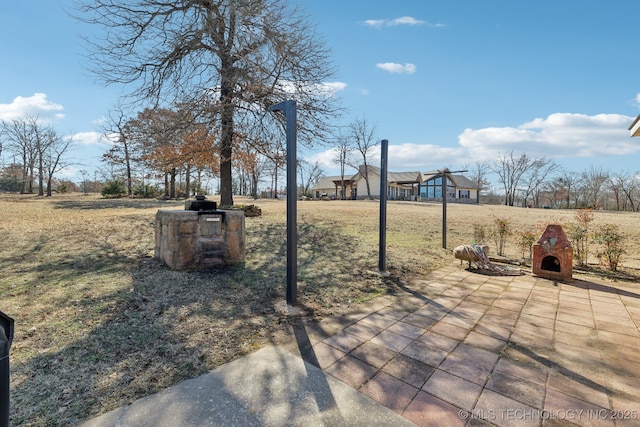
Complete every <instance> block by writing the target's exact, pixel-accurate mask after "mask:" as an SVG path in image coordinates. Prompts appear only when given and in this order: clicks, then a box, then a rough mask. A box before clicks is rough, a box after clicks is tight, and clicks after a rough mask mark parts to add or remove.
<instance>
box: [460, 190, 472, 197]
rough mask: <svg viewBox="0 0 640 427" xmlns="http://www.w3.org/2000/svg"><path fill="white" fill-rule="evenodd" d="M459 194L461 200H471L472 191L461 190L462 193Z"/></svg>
mask: <svg viewBox="0 0 640 427" xmlns="http://www.w3.org/2000/svg"><path fill="white" fill-rule="evenodd" d="M458 194H460V198H461V199H470V198H471V191H469V190H460V192H459V193H458Z"/></svg>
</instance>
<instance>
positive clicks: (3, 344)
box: [0, 311, 13, 427]
mask: <svg viewBox="0 0 640 427" xmlns="http://www.w3.org/2000/svg"><path fill="white" fill-rule="evenodd" d="M12 341H13V319H12V318H11V317H9V316H7V315H6V314H4V313H3V312H1V311H0V427H8V426H9V393H10V392H9V388H10V387H9V385H10V376H9V350H10V349H11V342H12Z"/></svg>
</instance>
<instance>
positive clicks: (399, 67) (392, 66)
mask: <svg viewBox="0 0 640 427" xmlns="http://www.w3.org/2000/svg"><path fill="white" fill-rule="evenodd" d="M376 67H377V68H380V69H381V70H384V71H387V72H389V73H393V74H413V73H415V72H416V66H415V65H414V64H409V63H405V64H396V63H395V62H384V63H380V64H376Z"/></svg>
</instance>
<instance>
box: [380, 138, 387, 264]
mask: <svg viewBox="0 0 640 427" xmlns="http://www.w3.org/2000/svg"><path fill="white" fill-rule="evenodd" d="M388 146H389V141H388V140H386V139H383V140H382V144H381V151H380V239H379V243H378V244H379V254H378V270H379V271H381V272H384V271H386V251H387V151H388Z"/></svg>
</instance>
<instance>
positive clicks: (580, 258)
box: [566, 209, 593, 265]
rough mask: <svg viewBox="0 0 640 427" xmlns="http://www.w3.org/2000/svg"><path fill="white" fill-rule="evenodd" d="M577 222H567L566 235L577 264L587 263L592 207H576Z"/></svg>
mask: <svg viewBox="0 0 640 427" xmlns="http://www.w3.org/2000/svg"><path fill="white" fill-rule="evenodd" d="M574 218H575V220H576V221H577V224H567V230H568V233H566V234H567V237H568V238H569V240H571V245H572V246H573V257H574V258H575V260H576V262H577V263H578V265H587V264H588V258H589V224H591V222H592V221H593V209H578V210H577V211H576V213H575V215H574Z"/></svg>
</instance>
